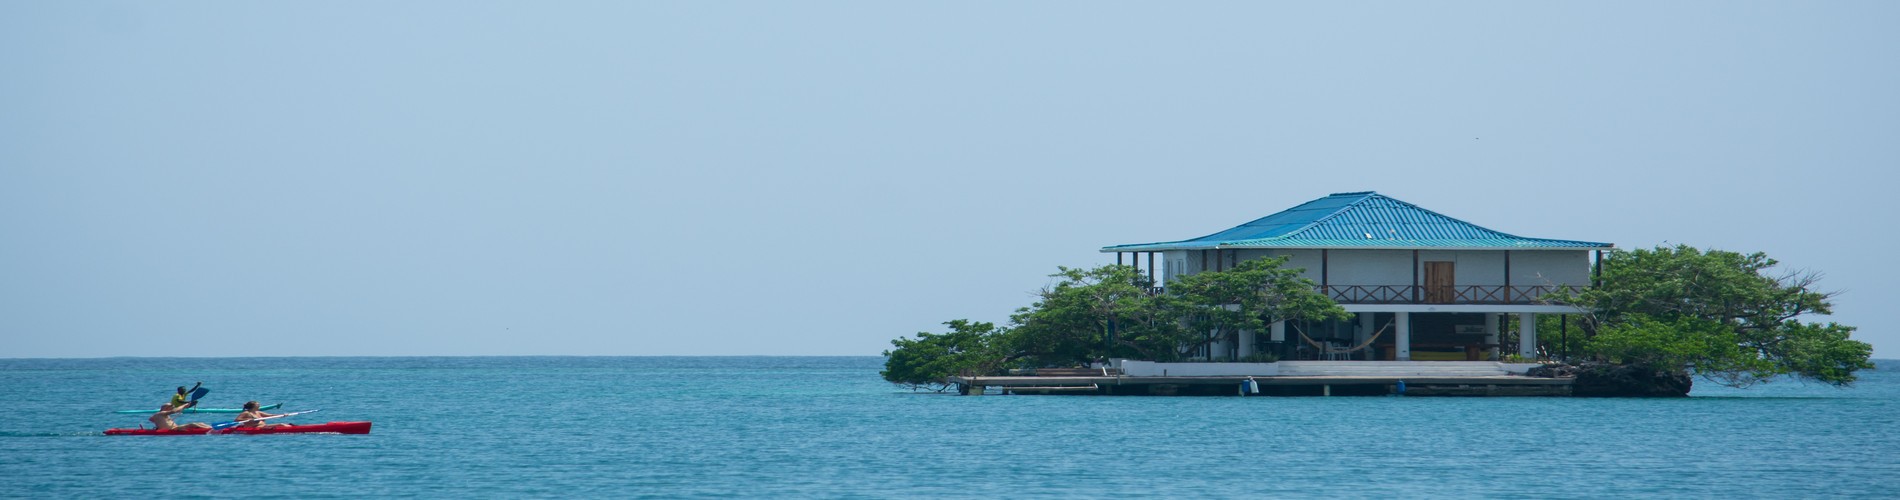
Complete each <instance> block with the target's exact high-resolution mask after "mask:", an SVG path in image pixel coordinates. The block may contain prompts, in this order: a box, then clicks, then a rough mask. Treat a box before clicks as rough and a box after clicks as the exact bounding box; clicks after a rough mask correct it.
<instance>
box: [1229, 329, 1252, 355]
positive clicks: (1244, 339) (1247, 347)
mask: <svg viewBox="0 0 1900 500" xmlns="http://www.w3.org/2000/svg"><path fill="white" fill-rule="evenodd" d="M1253 351H1254V347H1253V332H1251V331H1247V330H1241V331H1240V348H1239V350H1237V351H1235V352H1236V353H1237V355H1238V356H1239V357H1242V358H1245V357H1247V356H1252V355H1253ZM1234 361H1240V360H1239V359H1235V360H1234Z"/></svg>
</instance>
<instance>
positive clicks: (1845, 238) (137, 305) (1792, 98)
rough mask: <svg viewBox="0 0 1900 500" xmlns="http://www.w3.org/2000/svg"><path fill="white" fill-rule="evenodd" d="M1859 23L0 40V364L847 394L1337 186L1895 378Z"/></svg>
mask: <svg viewBox="0 0 1900 500" xmlns="http://www.w3.org/2000/svg"><path fill="white" fill-rule="evenodd" d="M1895 26H1900V3H1897V2H1891V1H1880V2H1733V1H1722V2H1624V3H1618V2H1571V3H1556V2H1516V1H1509V2H1380V3H1358V2H1300V3H1297V4H1294V3H1271V2H1252V1H1249V2H1232V3H1225V2H1222V3H1180V2H1173V3H1161V4H1157V3H1140V4H1131V3H1116V2H1099V1H1088V2H954V3H918V2H781V1H773V2H670V3H643V2H624V1H611V2H566V1H556V2H466V1H454V2H320V3H313V2H298V3H292V2H166V3H154V2H56V1H26V0H0V357H89V356H175V355H189V356H198V355H204V356H244V355H265V356H284V355H495V354H584V355H596V354H597V355H663V354H681V355H700V354H767V355H806V354H846V355H874V354H877V353H878V352H880V351H881V350H883V349H884V348H886V347H888V341H889V340H890V339H891V338H893V337H897V336H900V335H906V334H910V333H914V332H917V331H919V330H934V329H936V328H938V327H939V325H938V323H939V322H942V321H945V320H949V319H955V318H965V317H968V318H974V319H979V320H991V321H1001V320H1004V319H1006V317H1007V315H1008V313H1009V312H1010V311H1011V310H1013V309H1015V308H1016V307H1019V306H1022V305H1026V304H1027V303H1029V300H1030V295H1029V294H1030V293H1031V292H1032V291H1033V290H1035V289H1037V288H1039V287H1041V286H1042V285H1044V284H1045V283H1047V282H1048V279H1047V277H1046V275H1047V274H1049V273H1050V272H1053V271H1054V270H1055V267H1056V266H1058V265H1068V266H1090V265H1097V264H1101V263H1104V262H1112V261H1113V259H1114V257H1113V255H1112V254H1100V253H1097V251H1096V250H1097V249H1098V248H1100V247H1102V246H1104V245H1111V244H1119V243H1135V242H1149V241H1159V240H1173V239H1181V238H1190V237H1195V236H1201V235H1205V234H1208V233H1211V232H1214V231H1218V230H1221V229H1225V228H1227V227H1230V226H1233V225H1235V224H1239V223H1241V222H1245V221H1247V220H1250V219H1252V218H1255V217H1259V216H1262V215H1266V214H1268V213H1272V212H1275V211H1278V210H1281V209H1284V208H1287V207H1290V206H1292V205H1294V204H1297V203H1300V202H1304V201H1307V200H1309V199H1312V198H1316V197H1320V196H1324V195H1326V194H1328V193H1333V192H1340V191H1361V190H1377V191H1379V192H1382V193H1385V194H1387V195H1391V196H1394V197H1397V198H1399V199H1402V200H1406V201H1410V202H1413V203H1417V204H1420V205H1422V206H1425V207H1427V208H1430V209H1434V210H1437V211H1440V212H1443V213H1445V214H1448V215H1451V216H1454V217H1459V218H1463V219H1465V220H1468V221H1471V222H1474V223H1477V224H1480V225H1484V226H1487V227H1491V228H1493V229H1498V230H1502V231H1506V232H1512V233H1516V234H1520V235H1525V236H1536V237H1549V238H1566V239H1581V240H1591V241H1608V242H1614V243H1615V244H1616V245H1617V246H1619V247H1623V248H1636V247H1648V246H1653V245H1656V244H1659V243H1664V242H1670V243H1678V242H1679V243H1687V244H1691V245H1696V246H1701V247H1717V248H1723V249H1731V250H1743V251H1756V250H1759V251H1765V252H1768V253H1769V254H1770V255H1771V256H1773V257H1776V258H1778V259H1780V260H1781V261H1782V262H1783V263H1784V264H1785V265H1787V266H1789V267H1793V268H1810V269H1815V270H1820V271H1824V272H1826V273H1827V279H1826V280H1825V281H1824V285H1825V286H1826V287H1828V288H1832V289H1836V290H1842V291H1844V292H1845V294H1844V295H1842V296H1841V297H1840V298H1839V300H1838V301H1837V309H1838V313H1837V314H1835V315H1834V316H1833V317H1832V318H1831V319H1833V320H1836V321H1841V322H1844V323H1848V324H1853V325H1859V326H1861V327H1862V330H1861V332H1860V333H1859V334H1858V336H1859V338H1861V339H1863V340H1867V341H1869V342H1872V343H1873V344H1874V345H1875V347H1876V352H1875V354H1876V356H1880V357H1895V356H1900V329H1897V328H1896V327H1895V326H1894V325H1895V323H1896V318H1895V317H1893V314H1894V312H1895V311H1896V310H1897V309H1900V308H1896V307H1895V306H1894V305H1893V304H1895V303H1896V302H1900V273H1897V272H1896V271H1895V261H1896V258H1895V257H1894V253H1895V251H1896V248H1900V238H1896V236H1895V225H1896V222H1895V218H1896V217H1895V216H1896V214H1897V213H1900V210H1896V209H1895V208H1894V207H1895V202H1894V201H1893V200H1892V199H1891V196H1892V195H1893V192H1894V188H1895V184H1896V183H1895V180H1896V177H1900V176H1897V175H1896V174H1895V172H1894V170H1895V168H1896V167H1900V137H1897V136H1900V91H1897V90H1896V89H1900V64H1895V57H1896V54H1900V50H1897V49H1900V43H1896V42H1900V30H1896V29H1895Z"/></svg>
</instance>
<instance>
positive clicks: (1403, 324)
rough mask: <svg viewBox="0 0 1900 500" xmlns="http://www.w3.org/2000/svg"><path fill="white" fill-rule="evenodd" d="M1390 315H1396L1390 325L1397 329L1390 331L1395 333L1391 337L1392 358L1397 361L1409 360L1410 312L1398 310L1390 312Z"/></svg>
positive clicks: (1410, 349)
mask: <svg viewBox="0 0 1900 500" xmlns="http://www.w3.org/2000/svg"><path fill="white" fill-rule="evenodd" d="M1392 315H1393V316H1397V318H1395V321H1394V322H1393V325H1392V328H1393V329H1395V330H1397V331H1394V332H1392V333H1394V334H1396V335H1395V336H1394V337H1392V350H1393V353H1392V359H1395V360H1399V361H1411V360H1412V313H1409V312H1398V313H1392Z"/></svg>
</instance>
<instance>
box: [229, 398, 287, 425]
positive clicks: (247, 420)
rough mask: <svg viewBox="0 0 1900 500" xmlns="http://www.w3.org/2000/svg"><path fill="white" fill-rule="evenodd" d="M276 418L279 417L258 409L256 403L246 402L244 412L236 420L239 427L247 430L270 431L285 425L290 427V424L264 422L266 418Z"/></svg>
mask: <svg viewBox="0 0 1900 500" xmlns="http://www.w3.org/2000/svg"><path fill="white" fill-rule="evenodd" d="M275 416H278V415H277V414H273V413H264V410H260V409H258V408H257V402H256V401H246V402H245V403H244V411H243V412H240V413H238V416H237V418H236V419H235V420H237V421H238V427H241V428H245V429H269V428H272V427H280V426H284V425H289V424H267V423H264V422H263V421H262V420H263V419H264V418H265V417H275Z"/></svg>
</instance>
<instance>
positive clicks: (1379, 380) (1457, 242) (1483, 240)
mask: <svg viewBox="0 0 1900 500" xmlns="http://www.w3.org/2000/svg"><path fill="white" fill-rule="evenodd" d="M1102 251H1103V252H1105V253H1114V254H1115V255H1116V263H1115V264H1110V265H1104V266H1100V267H1095V268H1088V269H1081V268H1067V267H1060V268H1058V272H1057V273H1055V274H1053V275H1051V277H1052V278H1053V282H1052V284H1051V285H1049V286H1047V287H1045V288H1043V289H1042V290H1040V291H1039V292H1038V293H1037V300H1036V301H1035V302H1034V303H1033V304H1031V305H1029V306H1027V307H1023V308H1021V309H1018V310H1017V311H1016V312H1015V314H1013V315H1011V316H1010V321H1009V323H1008V324H1007V325H1004V326H998V325H996V324H994V323H987V322H977V321H969V320H953V321H949V322H946V323H944V324H945V325H946V326H948V327H949V330H948V331H946V332H941V333H937V332H922V333H918V334H917V335H916V337H915V338H909V337H905V338H899V339H896V340H893V341H892V344H893V346H894V348H893V349H891V350H889V351H886V352H885V353H884V354H885V356H886V365H885V369H884V370H883V371H882V372H881V373H882V375H883V377H884V378H885V379H886V380H888V381H890V382H892V383H895V384H898V385H901V386H904V387H908V388H911V389H913V390H932V391H938V392H947V391H950V390H953V389H954V390H956V391H957V392H959V393H962V394H971V395H974V394H983V393H984V392H985V391H986V388H991V387H994V388H997V389H998V390H1000V391H1003V392H1005V393H1010V394H1101V395H1121V394H1129V395H1241V396H1246V395H1327V396H1330V395H1375V394H1408V395H1447V396H1609V397H1628V396H1636V397H1682V396H1687V395H1688V393H1689V391H1690V389H1691V388H1692V386H1693V379H1694V378H1702V379H1704V380H1709V381H1713V382H1715V383H1719V384H1723V385H1728V386H1734V387H1746V386H1750V385H1754V384H1759V383H1764V382H1769V381H1773V380H1776V379H1780V378H1786V377H1792V378H1797V379H1803V380H1811V381H1817V382H1822V383H1827V384H1832V385H1836V386H1847V385H1850V384H1852V383H1853V381H1854V380H1855V375H1854V372H1855V371H1857V370H1861V369H1868V368H1872V366H1873V365H1872V364H1871V363H1869V361H1868V358H1869V356H1871V354H1872V347H1871V346H1870V345H1868V344H1867V343H1865V342H1860V341H1856V340H1852V339H1851V338H1850V337H1851V334H1852V333H1853V331H1854V328H1853V327H1850V326H1846V325H1840V324H1836V323H1815V322H1809V321H1806V319H1807V318H1809V317H1811V316H1820V315H1827V314H1830V313H1831V312H1832V304H1831V302H1830V299H1831V298H1832V297H1833V295H1834V293H1832V292H1825V291H1820V290H1817V289H1816V286H1817V284H1818V281H1819V274H1818V273H1812V272H1800V271H1796V272H1778V271H1777V270H1776V269H1775V268H1776V266H1777V262H1776V261H1774V260H1773V259H1770V258H1768V257H1767V256H1766V255H1763V254H1761V253H1751V254H1743V253H1738V252H1731V251H1723V250H1699V249H1696V248H1693V247H1689V246H1686V245H1678V246H1659V247H1656V248H1653V249H1638V250H1634V251H1619V250H1617V249H1616V248H1615V246H1614V245H1612V244H1609V243H1597V242H1589V241H1579V240H1561V239H1546V238H1528V237H1521V236H1515V235H1511V234H1507V233H1503V232H1499V231H1494V230H1491V229H1486V228H1484V227H1480V226H1477V225H1475V224H1471V223H1468V222H1465V221H1462V220H1459V219H1455V218H1452V217H1449V216H1445V215H1442V214H1439V213H1437V212H1433V211H1430V210H1426V209H1424V208H1421V207H1419V206H1416V205H1413V204H1410V203H1406V202H1404V201H1400V200H1397V199H1394V198H1391V197H1387V196H1384V195H1380V194H1378V193H1374V192H1355V193H1337V194H1333V195H1330V196H1326V197H1323V198H1319V199H1316V200H1313V201H1309V202H1307V203H1304V204H1300V205H1298V206H1295V207H1292V208H1289V209H1287V210H1284V211H1281V212H1278V213H1275V214H1272V215H1268V216H1266V217H1262V218H1259V219H1255V220H1253V221H1251V222H1247V223H1245V224H1242V225H1239V226H1235V227H1233V228H1230V229H1227V230H1224V231H1220V232H1217V233H1214V234H1211V235H1208V236H1203V237H1200V238H1194V239H1189V240H1180V241H1170V242H1161V243H1142V244H1128V245H1115V246H1109V247H1105V248H1103V249H1102ZM1157 257H1158V258H1159V260H1160V263H1159V264H1157V262H1156V260H1157ZM1125 259H1126V260H1125ZM1144 259H1145V262H1144ZM1144 264H1145V265H1144Z"/></svg>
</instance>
